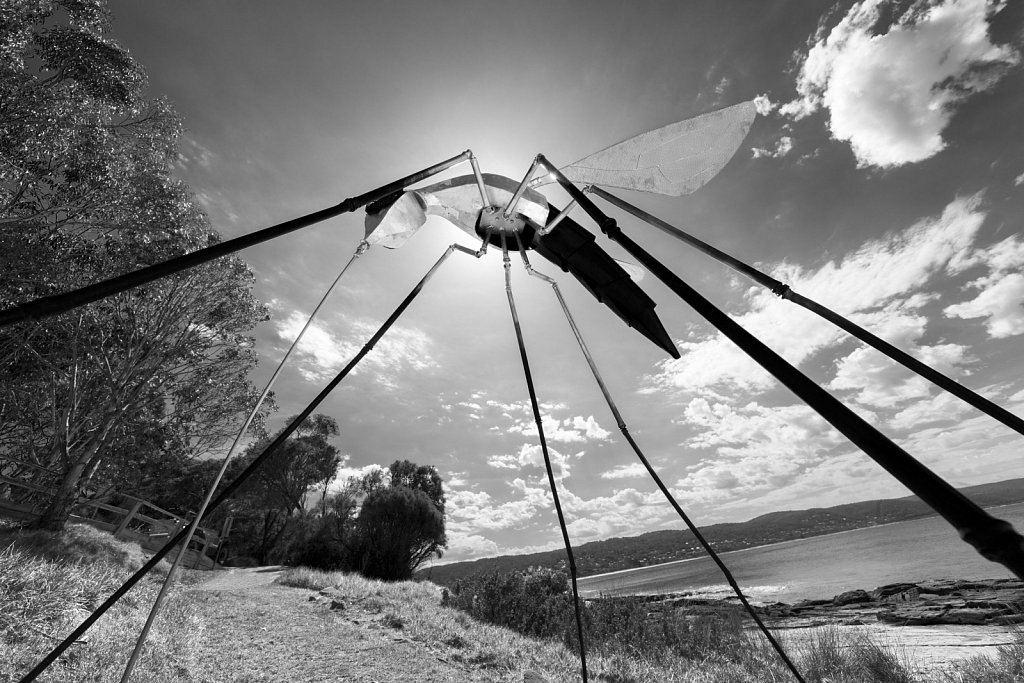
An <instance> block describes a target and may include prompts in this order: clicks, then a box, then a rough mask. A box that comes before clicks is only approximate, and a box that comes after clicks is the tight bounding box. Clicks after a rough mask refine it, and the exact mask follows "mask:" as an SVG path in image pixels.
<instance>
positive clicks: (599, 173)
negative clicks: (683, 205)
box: [537, 102, 757, 196]
mask: <svg viewBox="0 0 1024 683" xmlns="http://www.w3.org/2000/svg"><path fill="white" fill-rule="evenodd" d="M755 116H757V111H756V109H755V108H754V103H753V102H742V103H740V104H736V105H733V106H731V107H726V108H725V109H719V110H718V111H713V112H709V113H707V114H702V115H701V116H697V117H695V118H692V119H687V120H686V121H680V122H678V123H672V124H669V125H667V126H665V127H663V128H659V129H657V130H652V131H650V132H648V133H642V134H640V135H637V136H636V137H633V138H630V139H628V140H624V141H622V142H620V143H618V144H616V145H612V146H611V147H608V148H607V149H603V150H601V151H600V152H596V153H594V154H591V155H590V156H588V157H585V158H583V159H580V160H579V161H577V162H575V163H573V164H570V165H569V166H566V167H565V168H563V169H561V170H562V173H564V174H565V175H566V177H567V178H569V180H571V181H573V182H575V183H580V184H583V185H601V186H603V187H619V188H624V189H628V190H640V191H641V192H655V193H657V194H666V195H670V196H679V195H684V194H689V193H691V192H693V191H694V190H696V189H697V188H699V187H700V186H701V185H703V184H704V183H706V182H708V181H709V180H711V179H712V178H713V177H715V175H717V174H718V172H719V171H721V170H722V168H723V167H724V166H725V165H726V164H727V163H728V162H729V159H731V158H732V156H733V155H734V154H735V153H736V150H737V149H738V148H739V146H740V144H741V143H742V142H743V139H744V138H745V137H746V136H747V132H748V131H749V130H750V126H751V124H752V123H753V121H754V117H755ZM547 182H550V180H549V179H547V178H546V177H545V178H544V180H542V181H540V182H538V183H537V184H538V185H543V184H546V183H547Z"/></svg>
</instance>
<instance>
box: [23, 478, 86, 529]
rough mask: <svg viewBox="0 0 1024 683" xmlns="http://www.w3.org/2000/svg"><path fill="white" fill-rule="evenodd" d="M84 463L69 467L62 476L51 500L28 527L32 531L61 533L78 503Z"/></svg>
mask: <svg viewBox="0 0 1024 683" xmlns="http://www.w3.org/2000/svg"><path fill="white" fill-rule="evenodd" d="M85 466H86V463H85V462H78V463H75V464H74V465H72V466H71V468H70V469H68V471H67V472H66V473H65V474H64V478H63V479H62V480H61V482H60V486H58V487H57V490H56V491H54V493H53V499H52V500H50V504H49V505H48V506H47V507H46V509H45V510H44V511H43V514H42V515H40V517H39V519H37V520H36V521H35V522H33V523H32V524H31V525H30V526H31V528H33V529H46V530H47V531H63V530H64V527H65V525H67V523H68V518H69V517H71V510H72V509H73V508H74V507H75V503H76V502H78V482H79V480H80V479H81V478H82V473H83V472H84V471H85Z"/></svg>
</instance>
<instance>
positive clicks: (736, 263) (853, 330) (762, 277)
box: [584, 185, 1024, 435]
mask: <svg viewBox="0 0 1024 683" xmlns="http://www.w3.org/2000/svg"><path fill="white" fill-rule="evenodd" d="M584 191H587V192H591V193H593V194H595V195H597V196H598V197H601V198H602V199H604V200H606V201H608V202H610V203H611V204H614V205H615V206H617V207H619V208H620V209H622V210H623V211H626V212H628V213H631V214H633V215H634V216H636V217H637V218H639V219H640V220H642V221H644V222H645V223H648V224H650V225H653V226H654V227H656V228H658V229H659V230H661V231H662V232H664V233H667V234H669V235H671V236H672V237H675V238H676V239H679V240H682V241H683V242H686V243H687V244H689V245H690V246H692V247H695V248H696V249H698V250H700V251H702V252H704V253H705V254H707V255H708V256H710V257H712V258H714V259H716V260H718V261H720V262H722V263H724V264H725V265H727V266H729V267H730V268H732V269H733V270H735V271H737V272H740V273H743V274H744V275H746V276H747V277H749V278H750V279H751V280H753V281H755V282H757V283H758V284H760V285H762V286H764V287H767V288H768V289H770V290H771V291H772V293H773V294H775V295H776V296H778V297H780V298H782V299H786V300H788V301H792V302H793V303H795V304H797V305H799V306H803V307H804V308H806V309H807V310H809V311H811V312H813V313H816V314H818V315H819V316H821V317H822V318H824V319H825V320H828V321H829V322H830V323H832V324H833V325H836V326H837V327H839V328H841V329H843V330H846V331H847V332H849V333H850V334H852V335H853V336H854V337H856V338H857V339H860V340H861V341H862V342H864V343H865V344H867V345H868V346H871V347H872V348H874V349H875V350H877V351H880V352H882V353H884V354H885V355H886V356H888V357H889V358H891V359H892V360H894V361H896V362H897V363H899V364H901V365H903V366H904V367H906V368H908V369H910V370H913V371H914V372H916V373H917V374H919V375H921V376H922V377H924V378H925V379H927V380H929V381H930V382H932V383H933V384H935V385H937V386H938V387H940V388H942V389H945V390H946V391H948V392H949V393H951V394H953V395H954V396H956V397H957V398H959V399H961V400H962V401H965V402H966V403H968V404H970V405H972V406H974V407H975V408H977V409H978V410H980V411H982V412H983V413H986V414H987V415H989V416H991V417H993V418H995V419H996V420H999V421H1000V422H1002V423H1003V424H1004V425H1006V426H1007V427H1009V428H1010V429H1012V430H1014V431H1015V432H1017V433H1018V434H1022V435H1024V419H1021V418H1019V417H1017V416H1016V415H1014V414H1013V413H1011V412H1010V411H1008V410H1006V409H1005V408H1003V407H1002V406H999V405H996V404H995V403H993V402H992V401H990V400H988V399H987V398H985V397H984V396H981V395H980V394H978V393H976V392H974V391H971V390H970V389H968V388H967V387H965V386H964V385H962V384H960V383H959V382H957V381H956V380H954V379H952V378H950V377H947V376H946V375H943V374H942V373H941V372H938V371H937V370H935V369H934V368H932V367H929V366H928V365H925V364H924V363H922V362H921V361H919V360H917V359H916V358H914V357H913V356H911V355H910V354H908V353H906V352H904V351H902V350H900V349H898V348H897V347H895V346H893V345H892V344H890V343H889V342H887V341H885V340H884V339H881V338H880V337H877V336H875V335H873V334H872V333H871V332H868V331H867V330H865V329H864V328H863V327H861V326H860V325H858V324H857V323H855V322H853V321H851V320H849V319H848V318H846V317H844V316H842V315H839V314H838V313H836V312H835V311H833V310H831V309H828V308H826V307H825V306H822V305H821V304H819V303H817V302H816V301H813V300H811V299H808V298H807V297H805V296H803V295H801V294H797V293H796V292H794V291H793V290H792V289H790V288H789V285H787V284H785V283H783V282H779V281H778V280H776V279H775V278H773V277H771V276H770V275H767V274H766V273H764V272H762V271H760V270H758V269H756V268H754V267H753V266H750V265H748V264H746V263H744V262H743V261H740V260H739V259H737V258H734V257H732V256H730V255H729V254H726V253H725V252H724V251H721V250H719V249H716V248H715V247H713V246H711V245H710V244H707V243H706V242H703V241H701V240H699V239H698V238H696V237H694V236H693V235H690V234H689V233H687V232H684V231H683V230H680V229H679V228H677V227H675V226H673V225H670V224H669V223H666V222H665V221H663V220H661V219H660V218H657V217H656V216H652V215H651V214H649V213H647V212H646V211H644V210H643V209H640V208H637V207H636V206H633V205H632V204H630V203H628V202H626V201H624V200H622V199H620V198H619V197H616V196H615V195H613V194H611V193H609V192H607V191H605V190H603V189H601V188H600V187H597V186H594V185H591V186H589V187H587V188H585V189H584Z"/></svg>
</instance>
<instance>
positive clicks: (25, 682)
mask: <svg viewBox="0 0 1024 683" xmlns="http://www.w3.org/2000/svg"><path fill="white" fill-rule="evenodd" d="M456 250H458V251H462V252H464V253H467V254H470V255H473V256H476V253H474V252H473V251H471V250H470V249H466V248H465V247H463V246H461V245H458V244H453V245H451V246H450V247H448V248H447V249H446V250H445V252H444V254H442V255H441V258H439V259H438V260H437V262H436V263H435V264H434V265H433V267H432V268H431V269H430V270H429V271H427V274H426V275H424V276H423V279H422V280H420V281H419V283H418V284H417V285H416V287H414V288H413V290H412V291H411V292H409V294H408V295H407V296H406V297H405V299H404V300H403V301H402V303H401V304H399V305H398V308H396V309H395V311H394V312H393V313H392V314H391V315H390V316H389V317H388V319H387V320H385V321H384V324H383V325H381V326H380V329H378V330H377V331H376V332H375V333H374V334H373V336H372V337H370V340H369V341H368V342H366V344H364V345H363V347H362V348H361V349H360V350H359V353H357V354H356V355H355V356H354V357H353V358H352V360H350V361H349V362H348V364H347V365H346V366H345V367H344V368H343V369H342V371H341V372H339V373H338V374H337V376H335V378H334V379H332V380H331V381H330V383H329V384H328V385H327V386H326V387H324V388H323V390H322V391H321V392H320V393H319V394H317V395H316V398H314V399H313V400H312V401H311V402H310V404H309V405H308V406H306V408H305V410H303V411H302V412H301V413H299V414H298V415H297V416H296V417H295V419H293V420H292V421H291V423H289V424H288V426H287V427H285V429H284V431H282V432H281V433H280V434H278V435H277V437H275V438H274V440H273V441H271V442H270V444H269V445H268V446H267V447H266V448H264V449H263V451H262V452H261V453H260V454H259V455H258V456H257V457H256V459H255V460H253V461H252V462H251V463H250V464H249V466H248V467H246V468H245V470H243V471H242V473H241V474H239V475H238V477H237V478H235V480H234V481H232V482H231V483H230V484H228V485H227V486H226V487H225V488H224V490H223V491H221V493H220V495H218V496H217V497H216V498H214V499H213V502H211V503H210V505H209V506H208V507H207V508H206V514H207V515H208V514H209V513H211V512H213V511H214V510H216V509H217V508H218V507H219V506H220V505H221V504H222V503H223V502H224V501H226V500H227V499H228V498H230V497H231V496H232V495H234V493H235V492H236V491H237V490H238V489H239V487H241V486H242V484H244V483H245V482H246V481H247V480H248V479H249V477H251V476H252V475H253V474H254V473H255V472H256V470H258V469H259V468H260V466H261V465H262V464H263V463H264V462H265V461H266V460H267V458H269V457H270V456H271V455H272V454H273V453H274V451H276V450H277V449H278V448H279V447H280V446H281V444H283V443H284V442H285V440H287V439H288V437H289V436H291V435H292V433H293V432H295V430H296V429H298V428H299V425H300V424H302V422H303V421H304V420H305V419H306V418H307V417H309V416H310V415H311V414H312V413H313V411H314V410H316V408H317V406H319V405H320V404H321V403H322V402H323V400H324V399H325V398H327V396H328V395H329V394H330V393H331V392H332V391H333V390H334V388H335V387H336V386H338V384H340V383H341V381H342V380H343V379H345V377H347V376H348V374H349V373H350V372H352V370H353V368H355V367H356V365H358V364H359V361H361V360H362V359H363V357H364V356H365V355H366V354H367V353H369V352H370V351H371V350H372V349H373V347H374V346H375V345H376V344H377V342H378V341H380V338H381V337H383V336H384V333H385V332H387V331H388V330H389V329H390V328H391V326H392V325H394V323H395V321H396V320H398V318H399V316H401V315H402V313H404V312H405V309H407V308H408V307H409V304H411V303H412V301H413V299H415V298H416V296H417V295H418V294H419V293H420V292H421V291H422V290H423V287H424V286H425V285H426V284H427V282H428V281H429V280H430V278H431V277H433V276H434V273H435V272H436V271H437V269H438V268H440V267H441V264H442V263H444V261H445V259H447V258H448V257H449V256H450V255H451V254H452V252H454V251H456ZM201 519H202V518H200V521H201ZM188 532H189V529H188V527H185V528H183V529H182V530H181V531H179V532H178V533H177V534H176V535H175V536H174V538H172V539H171V540H170V541H168V542H167V544H166V545H164V547H162V548H160V550H158V551H157V552H156V554H155V555H153V557H151V558H149V561H148V562H146V564H144V565H142V568H141V569H139V570H138V571H137V572H135V573H134V574H132V575H131V576H130V577H129V578H128V580H127V581H125V582H124V583H123V584H122V585H121V587H120V588H118V589H117V590H116V591H114V592H113V593H112V594H111V596H110V597H109V598H107V599H106V600H105V601H104V602H103V604H102V605H100V606H99V607H97V608H96V610H95V611H94V612H93V613H92V614H90V615H89V616H88V617H86V618H85V621H83V622H82V623H81V624H79V625H78V627H77V628H76V629H75V630H74V631H72V632H71V633H70V634H69V635H68V637H67V638H65V639H64V640H62V641H61V642H60V644H59V645H57V647H55V648H54V649H53V650H52V651H51V652H50V654H48V655H46V657H44V658H43V660H42V661H41V662H39V663H38V664H36V666H35V668H33V669H32V670H31V671H29V672H28V673H27V674H26V675H25V677H24V678H22V679H21V681H20V683H30V682H31V681H34V680H35V679H36V678H37V677H38V676H39V674H41V673H42V672H43V671H45V670H46V669H47V667H49V666H50V664H53V662H54V661H56V659H57V658H58V657H60V656H61V654H63V652H64V651H65V650H66V649H68V647H70V646H71V645H72V644H73V643H74V642H75V641H76V640H78V639H79V638H80V637H81V636H82V634H84V633H85V632H86V631H88V630H89V627H91V626H92V625H93V624H94V623H96V620H98V619H99V618H100V617H101V616H103V614H104V613H105V612H106V611H107V610H108V609H110V608H111V607H113V606H114V604H115V603H116V602H117V601H118V600H120V599H121V597H122V596H124V594H125V593H127V592H128V591H130V590H131V589H132V587H134V586H135V584H136V583H138V582H139V581H140V580H141V579H142V577H144V576H145V575H146V574H148V573H149V571H150V570H151V569H153V567H155V566H156V565H157V564H158V563H159V562H160V560H162V559H163V558H164V557H165V556H166V555H167V554H168V553H170V552H171V550H172V549H173V548H174V546H176V545H178V544H179V543H181V542H182V541H183V540H184V539H185V536H186V535H188Z"/></svg>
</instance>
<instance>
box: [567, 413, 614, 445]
mask: <svg viewBox="0 0 1024 683" xmlns="http://www.w3.org/2000/svg"><path fill="white" fill-rule="evenodd" d="M565 424H566V425H567V426H568V425H569V420H566V421H565ZM572 428H573V429H575V430H577V431H580V432H583V435H584V436H585V437H587V438H588V439H597V440H604V439H607V438H608V437H609V436H610V435H611V432H609V431H608V430H607V429H603V428H602V427H601V425H599V424H597V420H595V419H594V416H593V415H590V416H588V417H587V418H586V419H584V418H583V417H582V416H580V415H577V416H576V417H574V418H572Z"/></svg>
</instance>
